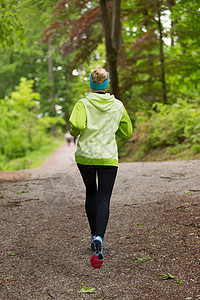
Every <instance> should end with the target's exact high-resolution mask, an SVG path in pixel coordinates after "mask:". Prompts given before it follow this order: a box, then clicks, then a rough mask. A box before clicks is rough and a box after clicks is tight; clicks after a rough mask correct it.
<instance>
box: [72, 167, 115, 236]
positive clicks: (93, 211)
mask: <svg viewBox="0 0 200 300" xmlns="http://www.w3.org/2000/svg"><path fill="white" fill-rule="evenodd" d="M77 165H78V168H79V170H80V173H81V176H82V178H83V181H84V184H85V187H86V202H85V210H86V214H87V218H88V221H89V225H90V229H91V233H92V234H95V235H99V236H101V237H102V238H103V237H104V234H105V231H106V226H107V223H108V218H109V207H110V198H111V194H112V190H113V186H114V182H115V178H116V175H117V169H118V168H117V167H115V166H94V165H92V166H90V165H81V164H77ZM96 174H97V177H98V186H97V183H96Z"/></svg>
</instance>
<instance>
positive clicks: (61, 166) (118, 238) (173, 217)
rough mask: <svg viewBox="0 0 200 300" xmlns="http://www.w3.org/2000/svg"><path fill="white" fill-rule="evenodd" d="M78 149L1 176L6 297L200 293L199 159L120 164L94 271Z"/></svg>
mask: <svg viewBox="0 0 200 300" xmlns="http://www.w3.org/2000/svg"><path fill="white" fill-rule="evenodd" d="M74 150H75V148H74V145H71V146H70V147H68V146H67V145H66V144H64V145H63V146H61V147H60V148H59V149H58V150H57V151H56V152H55V153H54V154H53V155H52V156H51V157H50V158H49V159H48V160H47V161H46V162H45V163H44V164H43V165H42V166H41V167H40V168H37V169H35V170H28V171H20V172H6V173H0V299H1V300H4V299H5V300H9V299H15V300H17V299H19V300H29V299H34V300H35V299H42V300H43V299H45V300H46V299H56V300H62V299H63V300H66V299H120V300H121V299H135V300H137V299H138V300H140V299H148V300H149V299H150V300H154V299H159V300H165V299H166V300H169V299H170V300H174V299H177V300H181V299H200V289H199V286H200V161H177V162H156V163H127V164H125V163H123V164H120V166H119V172H118V177H117V181H116V185H115V188H114V192H113V196H112V201H111V212H110V220H109V224H108V228H107V232H106V236H105V242H104V246H105V247H106V248H107V249H108V251H109V253H105V262H104V265H103V267H102V268H101V269H100V270H94V269H92V268H91V266H90V257H91V252H90V248H89V230H88V224H87V220H86V216H85V212H84V186H83V183H82V180H81V177H80V175H79V173H78V171H77V168H76V165H75V163H74V158H73V156H74V155H73V153H74ZM162 274H166V276H168V277H170V275H169V274H171V275H173V276H176V277H175V278H173V279H168V280H167V279H166V280H164V279H162V278H161V277H162V276H161V275H162ZM167 274H168V275H167ZM82 286H87V287H90V288H95V292H94V293H93V294H86V293H78V291H79V290H80V289H81V287H82Z"/></svg>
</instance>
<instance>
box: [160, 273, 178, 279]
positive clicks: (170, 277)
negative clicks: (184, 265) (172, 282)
mask: <svg viewBox="0 0 200 300" xmlns="http://www.w3.org/2000/svg"><path fill="white" fill-rule="evenodd" d="M160 278H162V279H164V280H168V279H174V278H176V276H175V275H171V274H170V273H166V274H161V276H160Z"/></svg>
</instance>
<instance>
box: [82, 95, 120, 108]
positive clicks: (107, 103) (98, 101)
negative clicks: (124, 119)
mask: <svg viewBox="0 0 200 300" xmlns="http://www.w3.org/2000/svg"><path fill="white" fill-rule="evenodd" d="M85 98H86V99H87V100H88V101H89V102H90V103H91V104H92V105H93V106H94V107H96V108H97V109H98V110H100V111H109V110H110V109H111V107H112V105H113V102H114V101H115V97H114V95H110V94H109V93H106V94H98V93H89V94H88V95H87V96H86V97H85Z"/></svg>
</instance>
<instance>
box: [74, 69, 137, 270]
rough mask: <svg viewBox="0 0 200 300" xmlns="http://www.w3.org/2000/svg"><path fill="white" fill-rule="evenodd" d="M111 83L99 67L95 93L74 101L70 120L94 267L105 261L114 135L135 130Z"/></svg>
mask: <svg viewBox="0 0 200 300" xmlns="http://www.w3.org/2000/svg"><path fill="white" fill-rule="evenodd" d="M108 83H109V74H108V73H107V72H106V70H105V69H103V68H101V67H96V68H95V69H94V71H93V72H92V73H91V75H90V87H91V89H92V92H90V93H89V94H87V95H86V96H85V98H83V99H81V100H79V101H78V102H77V103H76V104H75V106H74V109H73V111H72V114H71V116H70V119H69V122H70V125H71V130H70V133H71V135H72V136H78V135H79V134H80V138H79V140H78V144H77V150H76V153H75V160H76V162H77V165H78V168H79V171H80V173H81V175H82V178H83V181H84V184H85V187H86V202H85V209H86V214H87V218H88V222H89V225H90V230H91V249H92V251H93V256H92V257H91V260H90V261H91V265H92V266H93V267H94V268H100V267H101V266H102V264H103V238H104V234H105V231H106V227H107V223H108V218H109V209H110V208H109V207H110V198H111V194H112V190H113V186H114V182H115V178H116V175H117V169H118V149H117V143H116V139H115V135H117V136H120V137H123V138H130V137H131V135H132V131H133V128H132V124H131V120H130V118H129V116H128V114H127V111H126V109H125V107H124V106H123V103H122V102H121V101H120V100H117V99H116V98H115V97H114V96H113V95H110V94H109V93H105V90H106V88H107V86H108ZM96 176H97V177H98V185H97V184H96Z"/></svg>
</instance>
